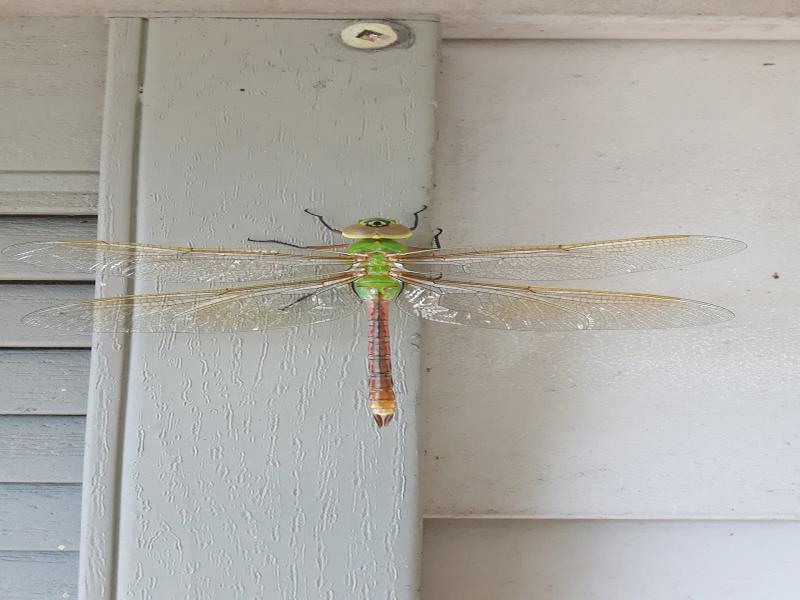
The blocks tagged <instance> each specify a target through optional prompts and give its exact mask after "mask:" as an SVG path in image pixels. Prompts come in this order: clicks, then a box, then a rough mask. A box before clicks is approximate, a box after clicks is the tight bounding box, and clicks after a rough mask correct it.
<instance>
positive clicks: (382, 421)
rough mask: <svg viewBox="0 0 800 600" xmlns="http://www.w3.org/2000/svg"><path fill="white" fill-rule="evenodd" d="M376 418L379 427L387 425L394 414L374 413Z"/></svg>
mask: <svg viewBox="0 0 800 600" xmlns="http://www.w3.org/2000/svg"><path fill="white" fill-rule="evenodd" d="M372 417H373V418H374V419H375V423H376V424H377V425H378V429H381V428H383V427H386V426H387V425H388V424H389V423H390V422H391V420H392V417H394V415H372Z"/></svg>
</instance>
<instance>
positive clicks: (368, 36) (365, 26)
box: [341, 21, 399, 50]
mask: <svg viewBox="0 0 800 600" xmlns="http://www.w3.org/2000/svg"><path fill="white" fill-rule="evenodd" d="M341 36H342V41H343V42H344V43H345V44H347V45H348V46H350V47H352V48H359V49H362V50H378V49H380V48H386V47H387V46H391V45H392V44H394V43H396V42H397V39H398V37H399V36H398V34H397V31H396V30H395V29H394V27H392V26H391V25H389V24H388V23H375V22H366V21H365V22H361V23H353V24H352V25H349V26H347V27H345V28H344V29H342V34H341Z"/></svg>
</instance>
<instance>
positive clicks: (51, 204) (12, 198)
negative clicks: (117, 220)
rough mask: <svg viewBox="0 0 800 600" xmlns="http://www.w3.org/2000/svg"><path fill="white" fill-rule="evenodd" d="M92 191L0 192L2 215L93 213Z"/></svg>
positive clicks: (95, 197)
mask: <svg viewBox="0 0 800 600" xmlns="http://www.w3.org/2000/svg"><path fill="white" fill-rule="evenodd" d="M95 214H97V194H96V193H92V192H0V216H2V215H95Z"/></svg>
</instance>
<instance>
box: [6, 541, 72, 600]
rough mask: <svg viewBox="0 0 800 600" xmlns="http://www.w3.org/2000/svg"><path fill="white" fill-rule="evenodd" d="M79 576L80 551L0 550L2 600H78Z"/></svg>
mask: <svg viewBox="0 0 800 600" xmlns="http://www.w3.org/2000/svg"><path fill="white" fill-rule="evenodd" d="M77 574H78V553H77V552H3V551H0V597H3V598H9V599H10V598H13V599H14V600H52V599H53V598H58V599H63V598H77V594H78V586H77V585H76V576H77Z"/></svg>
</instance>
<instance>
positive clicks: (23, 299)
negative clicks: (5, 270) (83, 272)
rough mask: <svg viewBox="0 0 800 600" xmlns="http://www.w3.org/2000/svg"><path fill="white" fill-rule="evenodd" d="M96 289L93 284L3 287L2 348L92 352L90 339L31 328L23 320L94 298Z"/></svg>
mask: <svg viewBox="0 0 800 600" xmlns="http://www.w3.org/2000/svg"><path fill="white" fill-rule="evenodd" d="M92 288H93V286H92V285H91V284H89V283H85V284H84V283H56V284H41V283H3V284H0V302H1V303H2V306H3V310H2V311H0V347H2V348H88V347H89V346H90V345H91V343H92V340H91V336H89V335H85V334H76V333H69V332H64V331H60V330H55V329H41V328H37V327H29V326H28V325H24V324H23V323H22V321H21V319H22V317H24V316H25V315H26V314H28V313H30V312H33V311H34V310H38V309H40V308H46V307H48V306H54V305H58V304H66V303H68V302H74V301H76V300H85V299H88V298H91V297H92Z"/></svg>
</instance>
